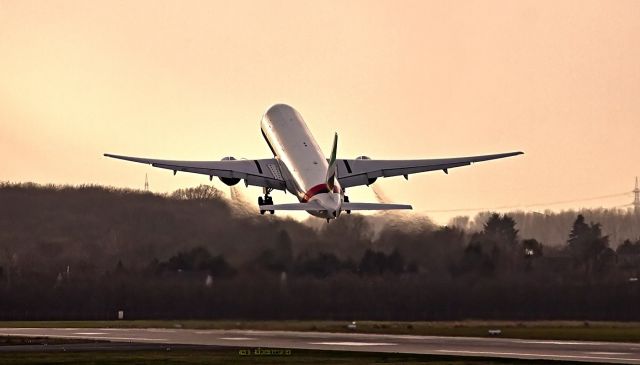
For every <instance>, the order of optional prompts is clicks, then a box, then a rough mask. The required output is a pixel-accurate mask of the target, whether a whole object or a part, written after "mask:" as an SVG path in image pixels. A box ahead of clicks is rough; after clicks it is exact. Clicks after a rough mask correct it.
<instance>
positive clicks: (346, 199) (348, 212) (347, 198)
mask: <svg viewBox="0 0 640 365" xmlns="http://www.w3.org/2000/svg"><path fill="white" fill-rule="evenodd" d="M343 201H344V202H345V203H348V202H349V197H348V196H346V195H345V196H344V200H343ZM345 212H347V214H351V210H350V209H347V210H345Z"/></svg>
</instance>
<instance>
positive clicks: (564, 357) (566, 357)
mask: <svg viewBox="0 0 640 365" xmlns="http://www.w3.org/2000/svg"><path fill="white" fill-rule="evenodd" d="M437 351H438V352H442V353H447V354H465V355H494V356H533V357H536V356H537V357H548V358H563V359H590V360H617V361H629V360H634V361H638V360H640V359H636V358H632V357H606V356H589V355H560V354H536V353H526V352H493V351H466V350H437Z"/></svg>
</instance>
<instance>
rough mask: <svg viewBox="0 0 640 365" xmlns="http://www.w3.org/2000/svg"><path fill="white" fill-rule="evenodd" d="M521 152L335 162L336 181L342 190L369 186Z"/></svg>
mask: <svg viewBox="0 0 640 365" xmlns="http://www.w3.org/2000/svg"><path fill="white" fill-rule="evenodd" d="M521 154H523V152H508V153H499V154H495V155H483V156H469V157H456V158H438V159H428V160H371V159H355V160H337V165H338V180H339V181H340V185H341V186H342V187H343V188H348V187H350V186H358V185H369V184H371V183H372V181H371V180H374V179H376V178H378V177H390V176H400V175H404V176H405V177H407V176H408V175H409V174H415V173H418V172H426V171H434V170H443V171H444V172H445V173H448V169H450V168H454V167H460V166H466V165H470V164H472V163H474V162H480V161H488V160H495V159H499V158H505V157H511V156H516V155H521Z"/></svg>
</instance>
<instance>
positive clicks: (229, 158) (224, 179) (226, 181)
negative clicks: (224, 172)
mask: <svg viewBox="0 0 640 365" xmlns="http://www.w3.org/2000/svg"><path fill="white" fill-rule="evenodd" d="M235 159H236V158H235V157H233V156H227V157H223V158H222V160H221V161H233V160H235ZM219 179H220V181H222V182H223V183H224V184H225V185H227V186H234V185H235V184H237V183H239V182H240V179H234V178H230V177H220V178H219Z"/></svg>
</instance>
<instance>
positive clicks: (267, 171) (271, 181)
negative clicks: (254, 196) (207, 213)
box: [104, 153, 286, 190]
mask: <svg viewBox="0 0 640 365" xmlns="http://www.w3.org/2000/svg"><path fill="white" fill-rule="evenodd" d="M104 155H105V156H106V157H111V158H117V159H120V160H126V161H133V162H139V163H144V164H148V165H151V166H153V167H159V168H161V169H167V170H173V173H174V174H175V173H176V172H178V171H184V172H191V173H194V174H202V175H208V176H209V179H211V178H213V176H217V177H221V178H228V179H242V180H245V182H246V184H247V185H254V186H261V187H267V188H273V189H278V190H285V188H286V183H285V181H284V179H283V178H282V173H281V172H280V167H279V165H278V161H276V159H274V158H267V159H261V160H224V161H173V160H156V159H151V158H140V157H129V156H119V155H112V154H109V153H105V154H104Z"/></svg>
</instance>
